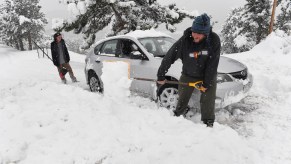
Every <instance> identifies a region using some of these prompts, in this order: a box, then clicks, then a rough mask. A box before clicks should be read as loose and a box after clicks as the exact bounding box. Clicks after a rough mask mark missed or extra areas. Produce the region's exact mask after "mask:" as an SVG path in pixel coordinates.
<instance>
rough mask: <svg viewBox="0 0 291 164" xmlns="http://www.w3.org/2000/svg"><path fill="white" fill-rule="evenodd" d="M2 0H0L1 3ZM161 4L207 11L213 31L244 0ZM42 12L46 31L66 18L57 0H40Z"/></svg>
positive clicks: (187, 23) (171, 0) (172, 0)
mask: <svg viewBox="0 0 291 164" xmlns="http://www.w3.org/2000/svg"><path fill="white" fill-rule="evenodd" d="M3 2H4V0H0V3H1V4H2V3H3ZM158 2H159V3H161V4H169V3H176V4H177V6H178V7H181V8H185V9H186V10H188V11H193V10H198V12H199V13H208V14H210V15H211V16H212V21H218V24H216V25H215V26H214V31H217V32H219V31H220V30H221V26H222V24H223V22H224V20H225V19H226V16H227V14H228V13H229V12H230V10H231V9H232V8H234V7H238V6H242V5H243V4H244V3H245V0H158ZM40 5H41V6H42V12H44V14H45V15H46V17H47V19H48V21H49V24H48V25H47V27H46V30H47V32H48V33H52V30H51V20H52V18H67V17H68V16H69V15H68V12H67V6H66V5H65V4H60V3H59V0H40ZM191 24H192V20H186V21H183V23H182V24H180V25H177V26H176V27H177V30H178V31H177V34H179V33H181V31H183V30H184V29H185V28H187V27H189V26H191Z"/></svg>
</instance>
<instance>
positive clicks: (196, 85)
mask: <svg viewBox="0 0 291 164" xmlns="http://www.w3.org/2000/svg"><path fill="white" fill-rule="evenodd" d="M133 79H135V80H142V81H152V82H157V80H155V79H147V78H140V77H135V78H133ZM166 84H178V85H186V86H190V87H194V88H196V89H198V90H199V91H201V88H200V87H201V85H202V84H203V81H197V82H193V83H182V82H179V81H168V80H166Z"/></svg>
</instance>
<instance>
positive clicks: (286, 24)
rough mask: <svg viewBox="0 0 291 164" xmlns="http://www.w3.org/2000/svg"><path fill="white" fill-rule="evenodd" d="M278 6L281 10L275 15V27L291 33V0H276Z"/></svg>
mask: <svg viewBox="0 0 291 164" xmlns="http://www.w3.org/2000/svg"><path fill="white" fill-rule="evenodd" d="M278 8H279V9H280V10H281V12H280V14H278V16H277V21H276V24H275V27H276V28H278V29H280V30H283V31H284V32H286V33H287V34H288V33H291V1H290V0H280V1H278Z"/></svg>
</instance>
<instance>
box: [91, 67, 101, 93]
mask: <svg viewBox="0 0 291 164" xmlns="http://www.w3.org/2000/svg"><path fill="white" fill-rule="evenodd" d="M88 80H89V87H90V90H91V92H99V93H103V88H102V86H101V82H100V80H99V78H98V76H97V75H96V73H95V72H93V71H90V72H89V74H88Z"/></svg>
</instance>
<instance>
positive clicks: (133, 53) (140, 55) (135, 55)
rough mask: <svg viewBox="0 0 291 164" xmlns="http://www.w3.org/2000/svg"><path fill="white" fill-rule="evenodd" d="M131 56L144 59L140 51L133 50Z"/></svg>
mask: <svg viewBox="0 0 291 164" xmlns="http://www.w3.org/2000/svg"><path fill="white" fill-rule="evenodd" d="M130 58H131V59H140V60H143V59H144V57H143V55H142V53H141V52H139V51H132V52H131V53H130Z"/></svg>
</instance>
